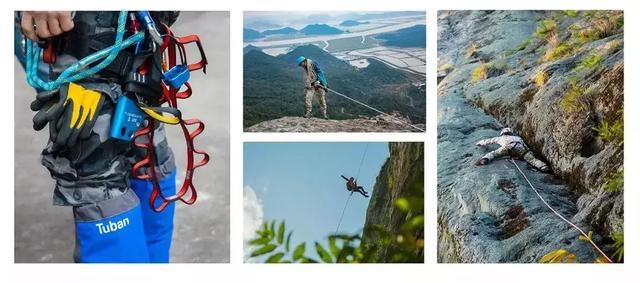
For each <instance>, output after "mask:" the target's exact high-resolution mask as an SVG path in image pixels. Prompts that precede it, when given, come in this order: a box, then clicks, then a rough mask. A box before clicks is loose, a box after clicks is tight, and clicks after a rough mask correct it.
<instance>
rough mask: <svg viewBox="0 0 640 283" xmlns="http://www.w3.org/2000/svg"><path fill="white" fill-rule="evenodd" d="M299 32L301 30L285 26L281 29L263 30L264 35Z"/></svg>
mask: <svg viewBox="0 0 640 283" xmlns="http://www.w3.org/2000/svg"><path fill="white" fill-rule="evenodd" d="M298 32H299V31H298V30H297V29H294V28H290V27H284V28H279V29H270V30H265V31H263V32H262V35H264V36H269V35H276V34H295V33H298Z"/></svg>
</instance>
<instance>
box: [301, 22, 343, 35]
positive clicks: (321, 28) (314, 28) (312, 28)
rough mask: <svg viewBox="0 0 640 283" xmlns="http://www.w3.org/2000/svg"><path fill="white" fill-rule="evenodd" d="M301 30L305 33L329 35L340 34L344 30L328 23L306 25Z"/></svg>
mask: <svg viewBox="0 0 640 283" xmlns="http://www.w3.org/2000/svg"><path fill="white" fill-rule="evenodd" d="M300 32H302V33H304V34H305V35H327V34H340V33H343V32H344V31H342V30H340V29H337V28H334V27H332V26H330V25H327V24H312V25H308V26H306V27H304V28H303V29H301V30H300Z"/></svg>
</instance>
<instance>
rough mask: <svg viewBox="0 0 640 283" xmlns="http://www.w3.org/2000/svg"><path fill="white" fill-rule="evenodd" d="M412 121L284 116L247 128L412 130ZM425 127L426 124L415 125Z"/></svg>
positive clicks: (257, 129)
mask: <svg viewBox="0 0 640 283" xmlns="http://www.w3.org/2000/svg"><path fill="white" fill-rule="evenodd" d="M410 123H411V122H410V121H409V120H408V119H406V118H402V117H400V116H393V117H389V116H386V115H378V116H375V117H372V118H358V119H347V120H327V119H321V118H304V117H282V118H279V119H275V120H269V121H265V122H261V123H258V124H255V125H253V126H251V127H248V128H245V131H246V132H334V133H337V132H411V131H414V132H415V131H417V129H415V128H412V127H411V126H409V125H410ZM414 126H416V127H418V128H422V129H424V124H417V125H414Z"/></svg>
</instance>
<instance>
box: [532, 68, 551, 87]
mask: <svg viewBox="0 0 640 283" xmlns="http://www.w3.org/2000/svg"><path fill="white" fill-rule="evenodd" d="M532 80H533V83H534V84H535V85H536V86H537V87H539V88H540V87H542V86H543V85H544V84H545V83H547V81H548V80H549V75H548V74H547V72H546V71H544V70H539V71H537V72H536V73H535V75H533V78H532Z"/></svg>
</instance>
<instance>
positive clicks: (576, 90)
mask: <svg viewBox="0 0 640 283" xmlns="http://www.w3.org/2000/svg"><path fill="white" fill-rule="evenodd" d="M582 94H583V91H582V89H580V87H579V86H578V82H577V79H575V78H571V79H569V88H568V89H567V91H566V92H565V94H564V96H563V97H562V100H560V106H562V108H563V109H564V110H565V111H568V112H574V111H578V110H581V109H582V107H583V105H582V103H581V102H580V97H581V96H582Z"/></svg>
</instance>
